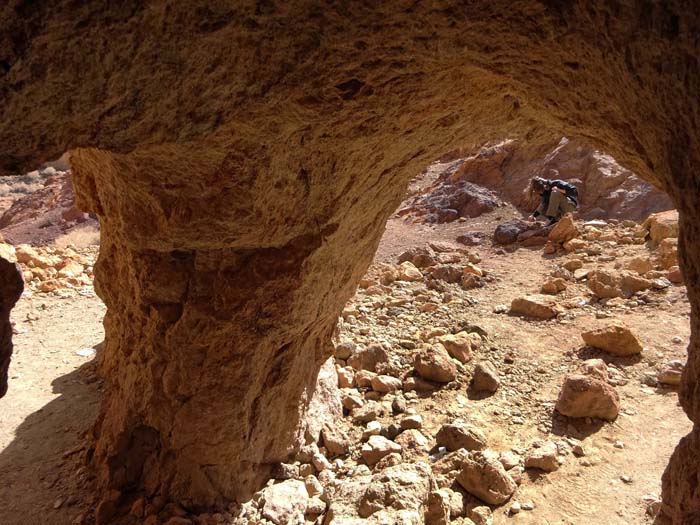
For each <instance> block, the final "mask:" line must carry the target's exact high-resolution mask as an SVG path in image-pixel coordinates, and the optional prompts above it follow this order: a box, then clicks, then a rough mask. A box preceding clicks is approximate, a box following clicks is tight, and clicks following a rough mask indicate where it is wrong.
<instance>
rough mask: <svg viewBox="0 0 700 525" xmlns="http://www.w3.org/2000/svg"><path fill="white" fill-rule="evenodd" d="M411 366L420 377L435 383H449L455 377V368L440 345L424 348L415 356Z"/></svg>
mask: <svg viewBox="0 0 700 525" xmlns="http://www.w3.org/2000/svg"><path fill="white" fill-rule="evenodd" d="M413 366H414V367H415V369H416V371H417V372H418V373H419V374H420V376H421V377H423V378H424V379H427V380H428V381H435V382H437V383H449V382H450V381H454V380H455V379H456V377H457V367H456V366H455V364H454V363H453V362H452V359H451V358H450V356H449V354H448V353H447V350H445V347H443V346H442V345H441V344H437V345H432V346H429V347H426V348H424V349H423V350H422V351H420V352H418V353H417V354H416V357H415V359H414V362H413Z"/></svg>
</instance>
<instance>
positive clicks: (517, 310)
mask: <svg viewBox="0 0 700 525" xmlns="http://www.w3.org/2000/svg"><path fill="white" fill-rule="evenodd" d="M510 311H511V313H513V314H515V315H523V316H526V317H535V318H537V319H551V318H553V317H556V316H557V315H558V314H559V313H561V309H560V307H559V306H558V305H557V303H556V301H554V300H553V299H552V298H551V297H549V296H546V295H539V294H533V295H525V296H523V297H518V298H516V299H513V302H512V303H511V304H510Z"/></svg>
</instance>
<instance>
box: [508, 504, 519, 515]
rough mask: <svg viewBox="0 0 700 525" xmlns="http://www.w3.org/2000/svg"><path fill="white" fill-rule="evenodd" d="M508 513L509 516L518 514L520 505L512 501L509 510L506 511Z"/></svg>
mask: <svg viewBox="0 0 700 525" xmlns="http://www.w3.org/2000/svg"><path fill="white" fill-rule="evenodd" d="M508 512H509V513H510V514H518V513H519V512H520V503H519V502H517V501H514V502H513V503H512V504H511V506H510V509H508Z"/></svg>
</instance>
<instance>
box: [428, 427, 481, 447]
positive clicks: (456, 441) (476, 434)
mask: <svg viewBox="0 0 700 525" xmlns="http://www.w3.org/2000/svg"><path fill="white" fill-rule="evenodd" d="M435 440H436V441H437V444H438V446H441V447H445V448H446V449H447V450H449V451H450V452H454V451H455V450H459V449H461V448H463V449H466V450H482V449H484V448H486V436H485V435H484V433H483V432H482V431H481V430H479V429H478V428H476V427H474V426H471V425H464V424H462V423H459V422H454V423H451V424H445V425H442V427H441V428H440V430H439V431H438V433H437V434H436V436H435Z"/></svg>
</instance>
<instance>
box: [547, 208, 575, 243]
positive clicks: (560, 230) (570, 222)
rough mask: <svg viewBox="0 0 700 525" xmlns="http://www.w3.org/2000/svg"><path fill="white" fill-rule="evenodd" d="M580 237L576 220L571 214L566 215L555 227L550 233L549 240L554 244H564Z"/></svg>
mask: <svg viewBox="0 0 700 525" xmlns="http://www.w3.org/2000/svg"><path fill="white" fill-rule="evenodd" d="M575 237H578V229H577V228H576V223H574V218H573V216H572V215H571V214H570V213H567V214H565V215H564V216H563V217H562V218H561V219H559V221H558V222H557V223H556V224H555V225H554V228H552V229H551V231H550V232H549V235H548V238H549V240H550V241H551V242H553V243H559V244H563V243H565V242H567V241H570V240H571V239H573V238H575Z"/></svg>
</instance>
